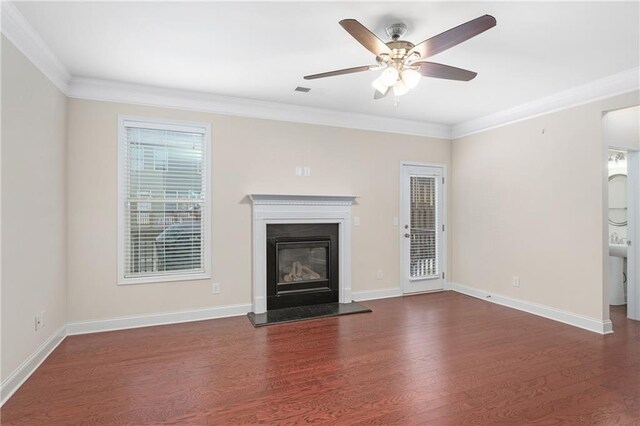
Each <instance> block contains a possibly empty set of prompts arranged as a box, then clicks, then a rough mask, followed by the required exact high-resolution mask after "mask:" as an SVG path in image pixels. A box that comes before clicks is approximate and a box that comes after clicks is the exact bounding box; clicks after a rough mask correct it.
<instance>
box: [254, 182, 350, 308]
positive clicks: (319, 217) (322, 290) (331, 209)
mask: <svg viewBox="0 0 640 426" xmlns="http://www.w3.org/2000/svg"><path fill="white" fill-rule="evenodd" d="M355 199H356V197H354V196H350V195H280V194H278V195H273V194H251V195H250V196H249V200H250V201H251V204H252V216H253V243H252V248H253V256H252V260H253V268H252V270H253V274H252V275H253V288H252V302H253V304H252V308H253V312H254V313H255V314H262V313H265V312H267V298H268V297H269V296H268V291H267V287H268V286H271V287H272V290H273V293H272V294H273V295H282V296H283V295H286V294H294V293H295V292H296V290H300V293H301V294H304V293H309V294H312V295H313V296H314V297H316V300H318V299H317V296H322V297H325V296H326V297H329V295H331V297H334V298H335V294H337V295H338V302H339V303H350V302H352V297H351V206H352V204H353V203H354V201H355ZM282 225H284V226H285V229H286V228H289V229H290V230H291V231H282V229H280V230H279V228H278V227H279V226H282ZM294 225H295V226H297V225H304V226H312V227H315V226H319V225H322V226H321V227H319V228H316V230H313V231H308V230H307V231H304V233H302V234H300V233H298V235H296V232H298V231H300V229H301V228H295V227H293V226H294ZM324 225H328V226H329V227H331V228H333V229H332V230H328V231H327V228H325V227H324ZM272 226H275V227H272ZM268 229H269V231H268ZM312 229H313V228H312ZM294 231H295V232H294ZM271 232H273V234H272V233H271ZM270 238H275V239H276V241H275V245H274V244H272V243H273V241H272V242H271V243H270V242H269V241H268V240H269V239H270ZM277 242H280V244H279V245H278V244H277ZM270 245H271V249H269V246H270ZM278 247H280V249H281V250H277V248H278ZM300 249H302V250H300ZM268 251H269V252H270V255H269V256H271V260H268V259H267V258H268V256H267V252H268ZM278 252H279V254H278ZM275 256H280V258H279V260H280V261H281V262H278V263H276V260H275ZM323 259H325V260H323ZM297 262H299V263H297ZM323 262H326V270H325V269H324V268H323V266H322V265H323ZM280 263H281V265H280ZM269 265H272V267H271V268H269ZM294 265H295V266H294ZM304 266H306V268H309V269H308V270H307V269H306V268H304ZM289 267H290V268H291V269H288V268H289ZM268 269H270V270H271V274H272V275H271V276H270V277H267V270H268ZM285 275H289V276H288V277H285ZM316 275H318V276H316ZM278 284H280V286H278ZM287 291H289V293H286V292H287ZM282 296H281V297H280V299H282V300H285V298H284V297H282ZM304 297H311V296H304ZM334 300H335V299H334ZM314 303H315V302H314ZM317 303H324V302H322V301H320V302H317ZM270 309H271V307H270Z"/></svg>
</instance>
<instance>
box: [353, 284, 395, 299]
mask: <svg viewBox="0 0 640 426" xmlns="http://www.w3.org/2000/svg"><path fill="white" fill-rule="evenodd" d="M352 296H353V300H354V301H356V302H360V301H363V300H376V299H388V298H390V297H401V296H402V289H401V288H400V287H394V288H383V289H382V290H365V291H354V292H353V293H352Z"/></svg>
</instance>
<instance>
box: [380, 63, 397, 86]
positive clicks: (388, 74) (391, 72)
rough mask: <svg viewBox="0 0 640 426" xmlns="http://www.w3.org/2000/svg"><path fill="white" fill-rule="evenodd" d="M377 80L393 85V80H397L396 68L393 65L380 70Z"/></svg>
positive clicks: (386, 84)
mask: <svg viewBox="0 0 640 426" xmlns="http://www.w3.org/2000/svg"><path fill="white" fill-rule="evenodd" d="M378 80H380V83H382V84H384V85H385V86H393V85H394V84H395V82H396V81H398V70H397V69H395V68H393V67H388V68H386V69H385V70H384V71H382V74H380V77H378Z"/></svg>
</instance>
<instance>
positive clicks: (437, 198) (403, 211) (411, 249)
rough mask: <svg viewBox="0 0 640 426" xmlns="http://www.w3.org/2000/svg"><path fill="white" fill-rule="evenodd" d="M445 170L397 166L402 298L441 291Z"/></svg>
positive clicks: (431, 166) (434, 166) (409, 164)
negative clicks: (405, 295)
mask: <svg viewBox="0 0 640 426" xmlns="http://www.w3.org/2000/svg"><path fill="white" fill-rule="evenodd" d="M445 181H446V179H445V167H444V165H442V164H424V163H413V162H402V163H401V165H400V253H401V256H400V262H401V264H400V271H401V278H400V279H401V285H402V292H403V293H404V294H411V293H419V292H425V291H437V290H443V289H444V283H445V272H444V271H445V265H446V249H445V247H446V233H445V230H446V224H445V223H444V218H446V217H447V216H446V214H445V213H446V196H445V195H446V194H445Z"/></svg>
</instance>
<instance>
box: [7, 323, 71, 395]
mask: <svg viewBox="0 0 640 426" xmlns="http://www.w3.org/2000/svg"><path fill="white" fill-rule="evenodd" d="M65 330H66V327H65V326H64V325H63V326H62V327H60V328H59V329H58V330H56V332H55V333H53V334H52V335H51V336H50V337H49V338H48V339H47V340H46V341H45V342H44V343H42V345H40V347H39V348H38V349H36V350H35V352H33V353H32V354H31V355H30V356H29V357H28V358H27V359H25V360H24V362H23V363H22V364H20V365H19V366H18V368H16V369H15V370H14V371H13V372H12V373H11V374H9V376H8V377H7V378H6V379H5V380H4V381H3V382H2V384H0V407H1V406H2V405H4V403H5V402H7V400H8V399H9V398H10V397H11V395H13V394H14V393H15V391H17V390H18V388H20V386H22V384H23V383H24V382H26V381H27V379H28V378H29V377H31V375H32V374H33V373H34V372H35V371H36V369H37V368H38V367H39V366H40V364H42V363H43V362H44V360H45V359H47V357H48V356H49V355H50V354H51V352H53V351H54V349H55V348H57V347H58V345H59V344H60V343H62V341H63V340H64V338H65V337H66V332H65Z"/></svg>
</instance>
